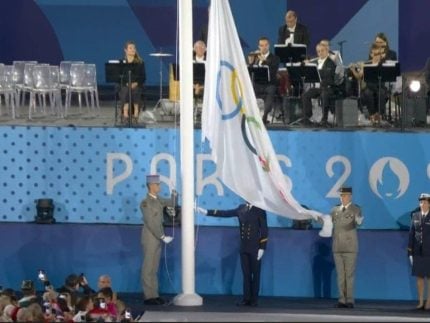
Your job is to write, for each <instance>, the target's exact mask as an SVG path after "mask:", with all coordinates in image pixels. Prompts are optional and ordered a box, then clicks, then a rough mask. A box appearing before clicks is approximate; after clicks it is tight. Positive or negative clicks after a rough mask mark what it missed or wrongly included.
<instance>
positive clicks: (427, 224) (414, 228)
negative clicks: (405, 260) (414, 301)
mask: <svg viewBox="0 0 430 323" xmlns="http://www.w3.org/2000/svg"><path fill="white" fill-rule="evenodd" d="M418 200H419V202H420V208H419V210H417V211H416V212H414V213H413V214H412V219H411V227H410V229H409V243H408V256H409V260H410V262H411V265H412V276H416V277H417V291H418V305H417V309H421V310H424V309H425V310H430V295H428V296H427V301H426V303H425V305H424V288H425V281H426V280H427V282H428V283H427V284H429V286H428V287H429V288H428V290H430V281H429V280H428V278H429V277H430V216H429V209H430V194H427V193H422V194H421V195H420V197H419V199H418Z"/></svg>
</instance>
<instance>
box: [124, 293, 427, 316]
mask: <svg viewBox="0 0 430 323" xmlns="http://www.w3.org/2000/svg"><path fill="white" fill-rule="evenodd" d="M200 296H202V298H203V305H202V306H175V305H172V304H171V305H167V306H145V305H143V302H142V296H141V295H140V294H123V295H120V297H122V298H123V299H124V301H125V302H126V304H127V305H128V306H130V308H131V310H132V313H133V315H134V316H135V317H136V316H138V315H140V314H142V313H143V315H142V316H141V318H140V320H139V321H140V322H429V321H430V317H429V312H428V311H423V310H416V309H415V306H416V304H415V302H412V301H374V300H358V301H357V302H356V304H355V308H353V309H338V308H335V307H334V306H335V304H336V300H334V299H315V298H289V297H260V298H259V304H258V306H257V307H238V306H236V303H237V302H238V301H239V300H240V297H239V296H218V295H200ZM173 297H174V295H165V298H167V299H169V300H171V299H172V298H173Z"/></svg>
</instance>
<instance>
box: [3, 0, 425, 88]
mask: <svg viewBox="0 0 430 323" xmlns="http://www.w3.org/2000/svg"><path fill="white" fill-rule="evenodd" d="M193 4H194V15H193V20H194V21H193V23H194V36H195V37H197V35H198V33H199V30H200V29H201V26H202V25H204V24H205V23H207V16H208V14H207V5H208V1H207V0H199V1H194V2H193ZM231 7H232V11H233V15H234V18H235V21H236V25H237V29H238V32H239V34H240V37H241V41H242V46H243V50H244V52H245V53H247V52H248V51H251V50H255V49H256V44H257V40H258V38H259V37H260V36H262V35H266V36H268V37H269V38H270V39H271V40H272V42H273V43H274V42H276V40H277V31H278V28H279V26H281V25H282V24H283V23H284V14H285V11H286V10H287V9H294V10H296V11H297V13H298V15H299V20H300V21H301V22H302V23H304V24H306V25H308V27H309V29H310V33H311V47H310V48H309V53H310V54H311V55H313V53H315V51H314V45H315V44H316V42H317V41H319V39H321V38H323V37H324V38H329V39H331V41H332V47H333V48H335V49H338V48H339V45H338V43H339V42H341V41H346V42H345V43H344V44H343V52H344V61H345V63H346V64H348V63H350V62H356V61H359V60H366V59H367V53H368V49H369V47H370V44H371V43H372V41H373V39H374V36H375V34H376V33H377V32H385V33H386V34H387V35H388V37H389V40H390V47H392V48H393V49H394V50H396V51H398V53H399V56H400V61H401V65H402V69H403V70H404V71H408V70H418V69H421V68H422V67H423V66H424V63H425V60H426V58H427V57H428V56H430V54H429V53H430V45H429V44H428V42H426V41H422V40H423V39H428V38H429V33H430V22H429V20H428V19H427V12H429V10H430V3H429V2H428V1H426V0H416V1H399V0H354V1H342V0H326V1H318V0H288V1H287V0H271V1H267V0H253V1H252V5H250V2H249V1H248V0H234V1H231ZM0 12H3V13H7V14H5V15H4V16H3V17H2V19H1V21H0V39H2V42H1V44H0V62H3V63H6V64H10V63H11V62H12V61H13V60H22V59H35V60H38V61H40V62H45V63H51V64H58V63H59V62H60V61H61V60H63V59H65V60H85V61H87V62H92V63H95V64H97V71H98V80H99V83H104V79H105V78H104V63H105V62H106V61H107V60H109V59H118V58H121V57H122V55H123V50H122V47H123V44H124V42H125V41H126V40H129V39H132V40H135V41H136V43H137V46H138V49H139V51H140V53H141V55H142V57H143V58H144V60H145V62H146V65H147V74H148V80H147V83H148V84H151V85H156V84H158V82H159V66H160V65H159V61H158V58H156V57H153V56H150V53H153V52H158V51H160V50H162V51H165V52H169V53H171V54H172V55H173V56H172V57H170V58H167V59H164V60H163V62H162V64H163V65H162V66H163V70H164V72H165V73H167V71H168V70H167V67H168V64H169V63H171V62H173V61H175V57H176V56H177V51H176V46H175V44H176V40H177V32H176V26H177V19H176V18H177V14H176V1H174V0H162V1H161V0H159V1H156V0H97V1H95V0H93V1H89V0H36V1H27V0H15V1H1V2H0ZM256 25H257V26H258V28H256V27H255V26H256ZM165 75H167V74H165ZM164 82H165V83H166V84H167V78H165V79H164Z"/></svg>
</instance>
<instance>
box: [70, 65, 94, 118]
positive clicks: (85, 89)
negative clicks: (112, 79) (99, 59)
mask: <svg viewBox="0 0 430 323" xmlns="http://www.w3.org/2000/svg"><path fill="white" fill-rule="evenodd" d="M72 93H77V94H78V102H79V110H80V111H81V107H82V94H85V103H86V105H87V107H88V112H90V111H91V110H92V111H93V112H94V111H95V109H96V108H97V110H100V105H99V96H98V90H97V75H96V65H95V64H81V63H78V64H76V63H73V64H72V65H71V66H70V83H69V86H68V87H67V88H66V103H65V109H64V114H65V116H67V113H68V109H69V108H70V105H71V98H72ZM88 94H89V95H90V99H91V106H90V105H89V104H88Z"/></svg>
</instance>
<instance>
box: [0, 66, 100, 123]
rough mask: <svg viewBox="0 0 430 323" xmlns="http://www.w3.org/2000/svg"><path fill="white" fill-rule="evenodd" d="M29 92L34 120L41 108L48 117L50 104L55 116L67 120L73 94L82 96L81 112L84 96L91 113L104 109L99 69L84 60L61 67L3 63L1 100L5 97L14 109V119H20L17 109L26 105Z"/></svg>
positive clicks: (30, 112) (0, 68)
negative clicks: (100, 102) (34, 113)
mask: <svg viewBox="0 0 430 323" xmlns="http://www.w3.org/2000/svg"><path fill="white" fill-rule="evenodd" d="M62 91H63V92H64V93H65V100H64V103H63V102H62V99H61V97H62V95H61V94H62ZM27 93H28V94H29V104H28V118H29V119H32V113H33V112H34V111H37V108H38V107H40V108H41V110H42V112H43V113H45V114H46V113H47V111H46V106H47V101H49V104H50V107H51V112H52V113H53V114H55V115H57V116H59V117H66V116H67V114H68V110H69V108H70V106H71V97H72V93H77V94H78V102H79V110H80V111H81V107H82V95H84V98H85V101H86V105H87V107H88V111H89V112H90V111H91V110H92V111H93V112H96V109H97V111H98V110H99V109H100V105H99V98H98V90H97V75H96V66H95V64H86V63H84V62H82V61H62V62H61V63H60V65H59V66H53V65H48V64H39V63H37V62H36V61H15V62H13V65H3V64H0V100H1V95H3V97H4V99H5V103H6V106H8V107H10V109H11V114H12V118H15V117H16V116H17V112H18V110H17V109H16V108H17V107H21V106H23V104H24V100H25V95H26V94H27ZM88 95H89V96H90V100H89V99H88ZM37 101H38V102H39V106H38V105H37ZM89 101H91V105H90V104H89ZM0 104H1V101H0Z"/></svg>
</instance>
